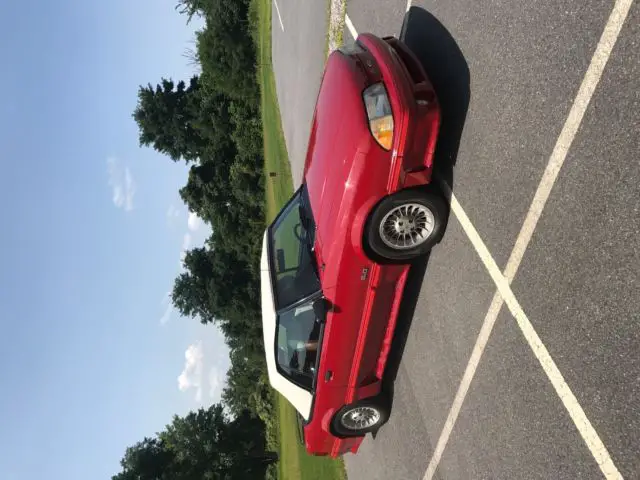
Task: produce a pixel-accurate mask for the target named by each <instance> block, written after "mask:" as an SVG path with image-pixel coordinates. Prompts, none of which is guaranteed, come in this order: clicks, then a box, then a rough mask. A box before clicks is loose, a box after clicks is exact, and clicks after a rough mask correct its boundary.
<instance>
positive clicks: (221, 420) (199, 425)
mask: <svg viewBox="0 0 640 480" xmlns="http://www.w3.org/2000/svg"><path fill="white" fill-rule="evenodd" d="M264 439H265V436H264V424H263V423H262V421H260V420H259V419H257V418H254V417H252V416H251V415H250V414H249V413H248V412H245V411H243V412H241V413H240V414H239V415H237V416H236V417H233V418H229V417H228V416H226V415H225V413H224V408H223V407H222V405H221V404H214V405H212V406H211V407H209V408H207V409H202V408H201V409H199V410H198V411H196V412H190V413H188V414H187V415H185V416H184V417H179V416H174V418H173V421H172V422H171V423H170V424H169V425H167V426H166V428H165V429H164V430H163V431H162V432H160V433H158V434H157V436H156V438H153V439H150V438H145V439H144V440H143V441H142V442H139V443H137V444H136V445H134V446H133V447H130V448H128V449H127V451H126V452H125V456H124V458H123V459H122V461H121V467H122V472H120V473H118V474H116V475H115V476H113V477H112V480H134V479H135V480H214V479H224V480H236V479H237V480H252V479H263V478H264V475H265V472H266V468H267V466H268V465H270V464H271V463H274V462H275V461H277V455H276V454H275V453H274V452H271V451H268V450H266V449H265V440H264Z"/></svg>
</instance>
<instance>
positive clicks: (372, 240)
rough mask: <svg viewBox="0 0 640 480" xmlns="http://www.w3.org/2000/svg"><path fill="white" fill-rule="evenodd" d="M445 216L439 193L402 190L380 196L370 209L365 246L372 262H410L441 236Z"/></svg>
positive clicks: (423, 253) (421, 254) (431, 246)
mask: <svg viewBox="0 0 640 480" xmlns="http://www.w3.org/2000/svg"><path fill="white" fill-rule="evenodd" d="M446 218H447V205H446V203H445V201H444V199H443V198H442V196H441V195H440V194H438V193H435V192H425V191H422V190H418V189H408V190H403V191H401V192H398V193H396V194H394V195H390V196H388V197H386V198H384V199H383V200H382V201H381V202H380V203H379V204H378V205H377V206H376V208H375V209H374V210H373V211H372V212H371V215H370V216H369V220H368V221H367V225H366V227H365V235H364V242H365V248H366V249H368V250H369V251H370V252H371V253H372V254H373V257H374V258H373V260H375V261H378V262H381V263H410V262H412V261H414V260H416V259H418V258H420V257H422V256H424V255H426V254H427V253H429V251H430V250H431V249H432V248H433V246H434V245H435V244H437V243H438V242H439V241H440V240H441V239H442V236H443V234H444V224H445V221H446ZM403 222H404V223H403Z"/></svg>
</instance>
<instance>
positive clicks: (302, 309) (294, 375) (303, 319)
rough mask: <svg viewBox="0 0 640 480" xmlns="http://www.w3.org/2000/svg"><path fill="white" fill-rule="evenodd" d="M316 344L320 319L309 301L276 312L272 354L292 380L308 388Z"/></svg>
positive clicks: (313, 374)
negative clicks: (277, 313)
mask: <svg viewBox="0 0 640 480" xmlns="http://www.w3.org/2000/svg"><path fill="white" fill-rule="evenodd" d="M319 348H320V322H319V321H318V320H317V317H316V315H315V313H314V311H313V306H312V303H311V302H307V303H303V304H302V305H299V306H297V307H294V308H291V309H290V310H287V311H286V312H284V313H282V314H280V315H279V316H278V323H277V335H276V355H277V361H278V365H279V366H280V368H281V370H282V371H283V373H284V374H285V375H286V376H288V377H289V378H290V379H291V380H292V381H293V382H294V383H296V384H298V385H300V386H302V387H304V388H307V389H310V388H311V386H312V385H313V378H314V376H315V367H316V359H317V358H318V351H319Z"/></svg>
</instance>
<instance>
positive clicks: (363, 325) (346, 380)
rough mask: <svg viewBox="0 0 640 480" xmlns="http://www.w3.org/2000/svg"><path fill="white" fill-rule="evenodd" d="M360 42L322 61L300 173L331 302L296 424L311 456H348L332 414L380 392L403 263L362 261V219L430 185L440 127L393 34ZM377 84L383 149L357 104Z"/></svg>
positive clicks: (425, 88)
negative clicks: (302, 418) (392, 198)
mask: <svg viewBox="0 0 640 480" xmlns="http://www.w3.org/2000/svg"><path fill="white" fill-rule="evenodd" d="M358 42H359V43H360V45H361V46H363V47H364V48H365V49H366V52H365V53H363V54H358V55H357V56H347V55H345V54H343V53H340V52H334V53H332V54H331V55H330V57H329V59H328V60H327V65H326V68H325V73H324V76H323V81H322V85H321V87H320V92H319V95H318V100H317V104H316V109H315V113H314V117H313V121H312V129H311V136H310V140H309V147H308V152H307V157H306V162H305V169H304V182H306V184H307V188H308V192H309V198H310V203H311V209H312V211H313V214H314V218H315V221H316V226H317V235H316V252H317V254H318V256H319V258H318V260H319V263H320V264H323V265H324V266H325V267H324V271H323V272H322V285H323V292H324V294H325V296H326V297H327V298H328V299H329V300H330V301H331V302H332V303H333V304H334V305H336V306H337V307H338V308H337V311H333V312H330V313H329V314H328V315H327V323H326V326H325V332H324V337H323V344H322V350H321V360H320V367H319V372H318V380H317V385H316V390H315V396H314V404H313V412H312V415H311V418H310V420H309V422H308V423H307V424H306V426H305V427H304V430H305V444H306V448H307V450H308V451H309V452H310V453H313V454H319V455H323V454H330V455H332V456H337V455H341V454H343V453H346V452H356V451H357V449H358V447H359V445H360V443H361V442H362V437H353V438H347V439H340V438H337V437H335V436H334V435H332V434H331V431H330V430H331V428H330V425H331V420H332V418H333V415H334V414H335V412H337V411H338V410H339V409H340V408H342V407H343V406H344V405H348V404H349V403H352V402H354V401H356V400H358V399H362V398H367V397H370V396H375V395H377V394H378V393H379V392H380V385H381V379H382V375H383V372H384V368H385V365H386V362H387V358H388V354H389V348H390V346H391V340H392V338H393V334H394V330H395V326H396V320H397V317H398V310H399V306H400V300H401V298H402V292H403V290H404V284H405V282H406V278H407V273H408V269H409V267H408V266H404V265H399V266H396V265H393V266H389V265H378V264H375V263H373V262H372V261H371V260H369V259H368V258H367V256H366V254H365V252H364V251H363V249H362V236H363V229H364V227H365V223H366V219H367V216H368V214H369V213H370V212H371V210H372V208H373V207H374V206H375V205H376V203H378V202H379V201H380V200H381V199H382V198H383V197H385V196H386V195H389V194H391V193H393V192H395V191H397V190H400V189H402V188H405V187H410V186H417V185H424V184H427V183H429V181H430V180H431V172H432V166H433V153H434V150H435V144H436V139H437V135H438V129H439V126H440V109H439V106H438V102H437V99H436V96H435V92H434V91H433V88H432V86H431V84H430V82H429V80H428V79H427V76H426V74H425V72H424V70H423V69H422V67H421V66H420V64H419V62H418V61H417V60H416V59H415V57H414V56H413V54H412V53H411V52H409V50H408V49H406V47H405V46H404V45H403V44H401V43H400V42H399V41H398V40H396V39H392V38H387V39H384V40H383V39H380V38H377V37H374V36H373V35H370V34H363V35H360V37H359V38H358ZM368 62H371V66H367V63H368ZM380 80H382V81H383V82H384V84H385V86H386V89H387V93H388V95H389V99H390V103H391V107H392V111H393V118H394V139H393V147H392V149H391V151H389V152H388V151H385V150H384V149H382V148H381V147H380V146H379V145H378V144H377V143H376V141H375V139H374V138H373V137H372V135H371V133H370V131H369V127H368V121H367V116H366V112H365V109H364V103H363V100H362V92H363V90H364V89H365V88H366V87H368V86H369V85H371V84H373V83H375V82H377V81H380ZM418 100H420V101H426V102H427V103H426V104H422V103H419V102H418ZM320 257H321V258H320ZM363 269H367V274H366V278H364V279H363ZM329 371H330V372H331V373H332V376H331V379H330V380H328V381H327V380H325V374H326V373H327V372H329Z"/></svg>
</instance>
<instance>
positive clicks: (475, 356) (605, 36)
mask: <svg viewBox="0 0 640 480" xmlns="http://www.w3.org/2000/svg"><path fill="white" fill-rule="evenodd" d="M632 2H633V0H619V1H617V2H616V4H615V5H614V8H613V10H612V12H611V14H610V16H609V19H608V21H607V24H606V26H605V28H604V31H603V33H602V36H601V37H600V41H599V42H598V45H597V47H596V50H595V52H594V54H593V57H592V59H591V63H590V64H589V68H588V69H587V72H586V74H585V76H584V79H583V81H582V84H581V85H580V89H579V90H578V94H577V95H576V98H575V100H574V102H573V105H572V107H571V110H570V111H569V115H568V117H567V120H566V121H565V124H564V126H563V128H562V131H561V133H560V136H559V137H558V140H557V142H556V145H555V147H554V149H553V152H552V153H551V157H550V158H549V163H548V164H547V167H546V169H545V171H544V173H543V175H542V179H541V180H540V184H539V185H538V189H537V190H536V193H535V195H534V198H533V201H532V204H531V207H530V208H529V211H528V213H527V216H526V218H525V221H524V223H523V225H522V228H521V229H520V233H519V234H518V237H517V239H516V243H515V245H514V248H513V250H512V252H511V255H510V257H509V260H508V262H507V265H506V268H505V271H504V277H505V280H506V281H507V283H508V284H509V283H511V282H512V281H513V279H514V277H515V275H516V273H517V271H518V267H519V266H520V262H521V261H522V258H523V256H524V253H525V251H526V249H527V246H528V245H529V242H530V241H531V237H532V235H533V232H534V230H535V228H536V226H537V224H538V220H539V219H540V216H541V215H542V210H543V208H544V206H545V204H546V202H547V200H548V198H549V195H550V193H551V190H552V188H553V185H554V184H555V181H556V179H557V177H558V173H559V172H560V168H561V167H562V165H563V163H564V161H565V159H566V157H567V153H568V151H569V148H570V147H571V144H572V143H573V140H574V138H575V136H576V133H577V131H578V128H579V127H580V123H581V121H582V118H583V116H584V113H585V111H586V109H587V106H588V105H589V102H590V101H591V97H592V96H593V93H594V91H595V89H596V87H597V85H598V82H599V81H600V77H601V76H602V72H603V70H604V68H605V66H606V63H607V61H608V59H609V56H610V55H611V51H612V50H613V46H614V45H615V42H616V40H617V38H618V35H619V34H620V30H621V28H622V25H623V23H624V21H625V19H626V17H627V14H628V13H629V9H630V7H631V4H632ZM452 198H454V197H452ZM455 206H456V208H454V203H453V202H452V209H453V210H454V214H456V216H457V217H458V218H459V219H460V218H461V217H460V215H459V214H461V215H463V217H462V218H466V219H467V220H468V218H467V217H466V215H465V214H464V211H463V210H462V208H461V207H460V205H459V203H458V202H457V200H456V201H455ZM456 209H457V210H458V213H456ZM469 225H471V224H470V222H469ZM465 231H466V229H465ZM474 231H475V229H474ZM476 234H477V232H476ZM470 238H471V237H470ZM477 239H478V240H479V237H478V238H477ZM472 241H473V240H472ZM480 241H481V240H480ZM474 246H475V244H474ZM485 248H486V247H485ZM478 253H479V254H480V251H478ZM486 253H488V250H487V251H486ZM480 256H481V258H482V254H480ZM483 261H484V259H483ZM494 263H495V262H494ZM494 273H495V272H494ZM492 276H493V275H492ZM494 281H495V279H494ZM496 285H497V283H496ZM509 292H511V289H510V288H509ZM500 294H502V296H501V295H500ZM511 294H512V292H511ZM503 298H504V299H505V300H506V297H505V296H504V292H503V291H502V290H500V287H499V285H498V292H496V293H495V295H494V296H493V299H492V301H491V305H490V307H489V310H488V312H487V314H486V316H485V319H484V321H483V323H482V327H481V329H480V335H479V336H478V339H477V340H476V344H475V345H474V348H473V351H472V353H471V357H470V358H469V362H468V364H467V367H466V369H465V372H464V375H463V377H462V380H461V382H460V386H459V387H458V391H457V392H456V396H455V399H454V401H453V404H452V405H451V409H450V410H449V414H448V416H447V419H446V421H445V425H444V427H443V430H442V433H441V434H440V438H439V439H438V443H437V444H436V448H435V450H434V453H433V457H432V458H431V461H430V462H429V466H428V467H427V471H426V472H425V475H424V480H431V478H432V477H433V474H434V473H435V471H436V468H437V467H438V464H439V462H440V458H441V457H442V453H443V451H444V448H445V446H446V444H447V442H448V440H449V436H450V435H451V431H452V430H453V426H454V425H455V422H456V420H457V418H458V415H459V413H460V408H461V407H462V403H463V402H464V399H465V397H466V395H467V391H468V390H469V386H470V384H471V381H472V380H473V377H474V375H475V371H476V369H477V368H478V364H479V362H480V358H481V357H482V353H483V352H484V349H485V347H486V345H487V342H488V340H489V336H490V335H491V331H492V329H493V326H494V324H495V322H496V319H497V318H498V314H499V313H500V309H501V308H502V304H503ZM514 299H515V297H514ZM518 308H519V306H518ZM509 309H510V310H511V312H512V314H513V315H514V317H515V318H516V321H517V322H518V325H519V326H520V329H521V330H522V333H523V334H524V335H525V338H526V339H527V342H528V343H529V345H530V346H531V348H532V349H533V351H534V354H535V355H536V357H537V358H538V360H539V361H540V364H541V365H542V367H543V369H544V370H545V372H546V373H547V376H548V377H549V380H551V383H552V384H553V386H554V388H555V389H556V392H557V393H558V395H559V396H560V399H561V400H562V402H563V404H564V406H565V408H566V409H567V411H568V412H569V415H570V416H571V418H572V419H573V421H574V423H575V424H576V427H577V428H578V430H579V432H580V434H581V435H582V438H583V439H584V441H585V443H586V444H587V446H588V448H589V450H590V451H591V453H592V455H593V456H594V457H595V459H596V461H597V462H598V465H599V466H600V469H601V470H602V473H603V474H604V475H605V477H606V478H622V477H621V475H620V472H619V471H618V470H617V468H616V466H615V464H614V463H613V460H612V459H611V456H610V455H609V452H608V451H607V449H606V447H605V446H604V444H603V443H602V441H601V440H600V437H599V436H598V434H597V432H596V431H595V429H594V428H593V426H592V425H591V423H590V422H589V420H588V418H587V417H586V415H585V413H584V411H583V410H582V407H581V406H580V404H579V403H578V400H577V399H576V398H575V396H574V395H573V393H572V392H571V390H570V389H569V386H568V385H567V384H566V382H565V381H564V379H563V377H562V374H561V373H560V371H559V370H558V368H557V366H556V365H555V363H554V362H553V360H552V358H551V356H550V355H549V352H548V351H547V350H546V348H545V347H544V345H543V344H542V341H541V340H540V338H539V336H538V334H537V333H536V331H535V330H534V328H533V326H532V325H531V323H530V322H529V320H528V319H527V317H526V315H524V312H522V310H521V309H520V308H519V310H518V311H517V313H518V315H516V313H514V311H513V310H512V309H511V307H509Z"/></svg>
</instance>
